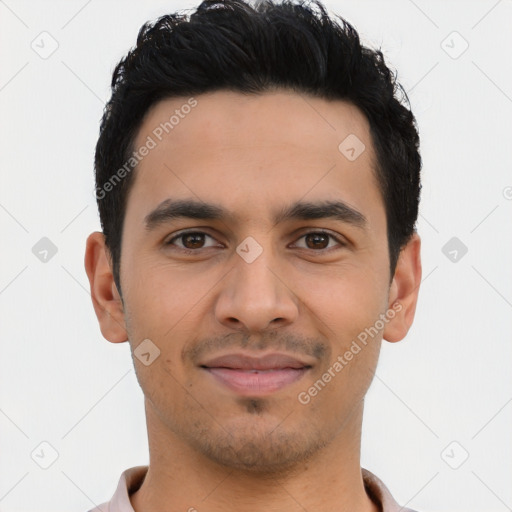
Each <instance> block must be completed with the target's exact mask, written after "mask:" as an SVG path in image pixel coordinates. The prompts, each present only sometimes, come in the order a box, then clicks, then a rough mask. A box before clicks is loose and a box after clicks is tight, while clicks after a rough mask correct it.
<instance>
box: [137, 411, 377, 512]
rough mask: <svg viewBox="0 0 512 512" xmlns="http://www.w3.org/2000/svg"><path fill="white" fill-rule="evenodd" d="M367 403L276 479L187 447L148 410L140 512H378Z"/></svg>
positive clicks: (281, 472) (271, 475) (268, 474)
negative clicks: (367, 471) (368, 461)
mask: <svg viewBox="0 0 512 512" xmlns="http://www.w3.org/2000/svg"><path fill="white" fill-rule="evenodd" d="M362 413H363V402H361V404H360V406H359V407H358V408H356V410H355V411H354V413H353V414H352V415H351V416H350V417H349V418H348V420H347V422H346V423H345V424H344V425H343V427H342V428H341V429H340V431H339V433H338V435H337V436H336V437H335V438H334V439H333V441H332V442H331V443H330V444H328V445H327V446H325V447H324V448H322V449H320V450H318V451H317V452H316V453H315V454H314V455H312V456H311V457H310V458H309V459H308V460H307V461H306V462H301V463H297V464H295V465H294V466H293V467H289V468H286V469H282V470H280V471H279V472H273V473H265V474H262V473H257V474H256V473H252V472H248V471H239V470H238V469H234V468H230V467H223V466H220V465H219V464H218V463H217V462H214V461H212V460H210V459H208V458H207V457H205V456H204V455H203V454H202V453H199V452H197V451H196V450H194V449H193V448H192V447H190V446H189V445H187V444H185V443H183V441H181V440H180V438H178V437H177V436H176V435H175V434H174V433H172V432H169V430H168V429H166V428H165V426H164V425H163V424H162V423H161V421H159V419H158V416H157V415H156V414H154V412H153V411H152V410H151V409H150V408H148V407H146V417H147V423H148V435H149V452H150V463H149V469H148V472H147V474H146V477H145V479H144V482H143V484H142V486H141V487H140V489H138V491H136V492H135V493H134V494H132V495H131V497H130V500H131V503H132V506H133V508H134V510H135V512H151V511H154V510H160V511H162V512H166V511H170V510H173V511H175V510H178V511H184V512H185V511H189V512H194V510H196V511H197V512H221V511H222V512H225V511H226V510H237V512H259V511H261V510H262V509H265V510H270V511H271V510H279V511H281V512H303V511H304V510H322V511H323V512H335V511H336V512H344V511H347V512H348V511H350V512H378V510H379V509H378V507H377V506H376V505H375V504H374V503H373V502H372V501H371V500H370V498H369V496H368V495H367V493H366V491H365V488H364V483H363V478H362V474H361V466H360V446H361V425H362Z"/></svg>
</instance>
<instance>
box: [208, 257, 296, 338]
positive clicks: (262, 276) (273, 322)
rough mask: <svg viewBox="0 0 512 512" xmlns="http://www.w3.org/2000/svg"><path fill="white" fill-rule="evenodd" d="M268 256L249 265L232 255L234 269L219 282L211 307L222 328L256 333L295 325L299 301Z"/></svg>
mask: <svg viewBox="0 0 512 512" xmlns="http://www.w3.org/2000/svg"><path fill="white" fill-rule="evenodd" d="M270 252H271V251H270V250H268V251H267V250H264V251H263V252H262V254H261V255H260V256H259V257H258V258H257V259H256V260H254V261H252V262H251V263H248V262H247V261H245V260H244V259H243V258H241V257H240V256H239V255H238V254H234V255H233V258H234V267H233V268H232V270H231V271H230V272H228V274H227V275H226V276H225V278H224V279H223V280H222V288H221V290H220V293H219V295H218V297H217V301H216V304H215V316H216V319H217V321H218V322H220V323H221V324H222V325H224V326H226V327H229V328H230V329H236V330H242V331H244V332H246V331H247V332H248V333H258V332H262V331H265V330H269V329H276V328H278V327H284V326H286V325H290V324H292V323H293V322H295V321H296V319H297V316H298V313H299V300H298V298H297V296H296V295H295V294H294V292H293V291H292V290H291V283H288V282H286V278H285V277H284V276H283V275H280V274H281V273H280V272H279V270H278V266H277V265H276V261H275V259H274V258H273V257H272V256H271V254H270Z"/></svg>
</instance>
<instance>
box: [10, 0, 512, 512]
mask: <svg viewBox="0 0 512 512" xmlns="http://www.w3.org/2000/svg"><path fill="white" fill-rule="evenodd" d="M195 5H196V3H194V2H172V1H152V2H144V3H142V2H136V1H135V0H129V1H127V0H125V1H122V2H121V1H113V0H110V1H101V2H100V1H99V0H90V1H88V2H87V1H84V0H80V1H78V0H73V1H70V0H66V1H60V2H58V1H45V2H37V1H32V2H28V1H22V0H5V1H0V52H1V65H0V112H1V121H2V122H1V125H0V150H1V152H0V156H1V166H0V169H1V173H2V174H1V180H2V181H1V189H0V223H1V224H0V226H1V233H2V251H1V258H2V260H1V265H0V272H1V274H0V311H1V322H0V339H1V357H0V384H1V387H0V511H2V512H15V511H16V512H18V511H19V512H21V511H23V512H28V511H45V512H46V511H47V512H50V511H52V512H64V511H66V512H68V511H71V510H74V511H77V512H79V511H82V512H85V511H86V510H89V509H90V508H92V507H93V506H94V505H96V504H99V503H102V502H103V501H106V500H108V499H110V497H111V496H112V493H113V492H114V490H115V487H116V485H117V482H118V479H119V476H120V474H121V472H122V471H123V470H124V469H126V468H128V467H131V466H135V465H139V464H147V463H148V450H147V437H146V428H145V418H144V412H143V395H142V392H141V390H140V388H139V386H138V383H137V381H136V378H135V374H134V371H133V365H132V361H131V356H130V353H129V346H128V344H127V343H125V344H121V345H119V344H118V345H114V344H110V343H108V342H107V341H106V340H104V339H103V337H102V336H101V333H100V330H99V328H98V324H97V320H96V317H95V315H94V312H93V307H92V303H91V299H90V296H89V291H88V281H87V278H86V274H85V271H84V267H83V255H84V248H85V239H86V237H87V235H88V234H89V233H90V232H92V231H95V230H98V229H99V228H100V224H99V217H98V215H97V210H96V203H95V198H94V193H93V190H94V181H93V153H94V147H95V144H96V140H97V136H98V130H99V120H100V117H101V114H102V109H103V106H104V104H105V102H106V101H107V99H108V98H109V96H110V90H109V84H110V80H111V74H112V71H113V68H114V66H115V64H116V63H117V62H118V60H119V59H120V58H121V57H122V56H123V55H124V54H125V53H126V52H127V51H128V49H129V48H131V47H132V46H133V45H134V44H135V40H136V35H137V32H138V29H139V27H140V26H141V25H142V23H143V22H144V21H146V20H149V19H155V18H156V17H158V16H160V15H163V14H165V13H169V12H174V11H175V10H180V9H185V8H191V7H194V6H195ZM326 5H327V6H328V8H329V10H330V11H331V12H334V13H336V14H340V15H341V16H344V17H345V18H347V20H348V21H350V22H351V23H353V24H354V25H355V27H356V28H357V29H358V30H359V32H360V35H361V37H362V39H363V41H364V42H365V43H368V44H370V45H372V46H373V47H381V48H382V50H383V52H384V54H385V56H386V57H387V59H388V62H389V63H390V65H391V66H392V67H393V68H396V69H397V70H398V77H399V80H400V81H401V83H402V84H403V85H404V87H405V89H406V90H407V91H408V93H409V97H410V100H411V104H412V108H413V112H414V113H415V115H416V117H417V120H418V123H419V127H420V136H421V143H422V157H423V162H424V164H423V193H422V203H421V210H420V211H421V216H420V219H419V222H418V230H419V233H420V235H421V237H422V240H423V248H422V257H423V270H424V274H423V275H424V280H423V283H422V286H421V293H420V299H419V304H418V309H417V314H416V320H415V323H414V325H413V327H412V329H411V331H410V333H409V335H408V336H407V338H406V339H405V340H404V341H402V342H400V343H396V344H389V343H386V342H384V345H383V350H382V354H381V360H380V363H379V366H378V369H377V374H376V377H375V380H374V382H373V384H372V386H371V388H370V391H369V394H368V397H367V401H366V413H365V414H366V415H365V420H364V424H363V442H362V460H361V464H362V466H363V467H366V468H368V469H370V470H371V471H373V472H374V473H375V474H377V476H379V477H380V478H381V479H382V480H383V481H384V482H385V484H386V485H387V486H388V487H389V489H390V490H391V492H392V494H393V495H394V496H395V498H396V499H397V501H399V502H400V503H401V504H404V505H405V504H407V506H408V507H411V508H414V509H417V510H419V511H421V512H431V511H451V512H473V511H475V512H476V511H486V512H492V511H496V512H501V511H506V510H512V492H511V489H512V487H511V485H510V482H511V481H512V480H511V478H512V465H511V461H512V436H511V435H510V432H511V428H510V427H511V423H512V421H511V420H512V403H511V402H512V383H511V380H510V374H511V371H510V370H511V352H512V350H511V343H510V341H511V330H512V329H511V328H512V325H511V321H510V320H511V311H512V286H511V284H512V271H511V268H512V265H511V256H512V250H511V249H512V237H511V232H512V230H511V225H512V224H511V220H512V218H511V217H512V200H510V199H511V197H512V188H510V187H512V173H511V163H512V153H511V146H512V139H511V135H512V129H511V128H512V126H511V125H512V82H511V78H512V65H511V62H512V59H511V58H510V55H511V51H512V30H511V27H512V2H511V1H510V0H501V1H496V0H481V1H472V2H469V1H465V2H455V1H449V2H447V1H427V0H415V2H413V1H412V0H396V1H395V0H394V1H338V2H336V1H331V2H328V3H326ZM43 31H46V32H48V33H49V34H51V37H52V38H54V39H55V40H56V41H57V42H58V48H57V50H56V51H55V52H54V53H53V54H52V55H51V56H49V57H48V58H46V59H43V58H41V57H40V56H39V55H38V53H36V52H35V51H34V50H33V49H32V47H31V44H32V41H34V40H35V43H37V44H39V45H40V46H41V45H42V44H45V48H49V47H50V46H49V45H50V44H51V41H50V40H49V39H46V40H45V41H46V42H45V43H41V42H40V41H41V37H46V38H48V36H46V35H45V36H39V34H40V33H41V32H43ZM453 31H456V32H457V33H458V34H459V35H457V34H455V35H454V34H452V33H453ZM462 38H463V39H462ZM464 40H465V41H467V43H468V44H469V47H468V49H467V50H466V51H465V52H464V53H462V54H461V55H460V56H459V55H458V53H460V51H461V50H462V49H463V48H464V44H465V43H464ZM38 41H39V43H38ZM443 41H444V43H443ZM450 54H451V55H450ZM454 56H457V58H453V57H454ZM507 187H508V188H507ZM42 237H48V238H49V239H50V240H51V241H52V242H53V243H54V244H55V246H56V247H57V250H58V252H57V253H56V254H55V256H53V257H52V258H51V259H50V260H49V261H48V262H46V263H43V262H41V261H40V260H39V259H38V258H36V256H35V255H34V254H33V252H32V247H33V246H34V245H35V244H36V243H37V242H38V241H39V240H40V239H41V238H42ZM452 237H457V238H458V239H460V240H461V241H462V242H463V243H464V244H465V245H466V246H467V248H468V252H467V254H465V255H464V256H463V257H461V258H460V259H458V261H456V262H453V261H450V259H449V258H448V257H447V256H445V254H443V252H442V247H443V246H444V245H445V244H446V243H447V242H448V240H450V239H451V238H452ZM43 441H45V442H47V443H49V444H50V445H51V446H52V447H53V448H54V449H55V450H56V451H57V452H58V458H57V460H56V461H55V462H54V463H53V464H52V465H51V466H50V467H49V468H48V469H42V468H41V467H40V466H39V465H38V464H36V462H35V461H34V460H33V459H32V458H31V453H32V452H33V451H34V450H36V453H39V454H40V460H43V459H44V458H45V457H46V458H47V460H49V459H48V458H49V457H51V449H50V448H48V446H47V445H42V447H41V446H40V443H41V442H43ZM453 441H455V442H456V444H452V445H450V443H452V442H453ZM448 445H450V446H449V448H448V449H447V450H445V448H446V447H447V446H448ZM465 451H467V453H468V454H469V457H468V459H467V460H466V461H465V462H464V463H463V464H462V465H461V466H460V467H459V468H458V469H452V468H451V467H450V466H449V465H448V464H447V462H446V461H449V462H450V463H451V464H452V465H458V464H459V463H460V462H461V461H462V460H463V456H464V453H465ZM42 453H44V456H43V455H41V454H42ZM442 453H443V454H444V455H442ZM43 462H44V461H43ZM332 469H333V471H336V468H332Z"/></svg>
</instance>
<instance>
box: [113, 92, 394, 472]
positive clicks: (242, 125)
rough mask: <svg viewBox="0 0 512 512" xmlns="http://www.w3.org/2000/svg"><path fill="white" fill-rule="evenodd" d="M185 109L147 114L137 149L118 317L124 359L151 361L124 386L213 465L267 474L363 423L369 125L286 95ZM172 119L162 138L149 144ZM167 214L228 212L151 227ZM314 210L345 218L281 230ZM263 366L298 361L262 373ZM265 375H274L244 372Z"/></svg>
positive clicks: (374, 267)
mask: <svg viewBox="0 0 512 512" xmlns="http://www.w3.org/2000/svg"><path fill="white" fill-rule="evenodd" d="M195 100H196V101H197V104H196V105H195V106H194V107H193V108H182V107H183V105H187V104H188V103H187V101H188V98H178V99H176V98H174V99H168V100H164V101H161V102H160V103H158V104H157V105H155V106H154V107H153V108H152V109H151V110H150V111H149V112H148V114H147V116H146V117H145V119H144V121H143V124H142V125H141V127H140V131H139V132H138V136H137V138H136V141H135V148H136V149H137V148H140V147H141V146H143V145H145V144H148V136H149V137H151V139H152V140H153V141H154V142H155V143H156V147H152V148H151V149H150V151H149V152H148V154H147V155H146V156H145V157H144V158H143V160H142V161H141V162H140V163H139V165H138V167H137V170H136V171H135V172H136V174H135V176H134V178H135V179H134V183H133V188H132V189H131V190H130V194H129V197H128V201H127V208H126V216H125V222H124V229H123V242H122V248H121V272H120V276H121V287H122V292H123V301H124V314H125V318H124V319H125V322H126V328H127V332H128V336H129V340H130V344H131V347H132V350H134V349H136V348H137V346H138V345H139V344H140V343H141V342H142V341H143V340H146V339H149V340H151V343H152V344H154V345H155V346H156V347H158V349H159V350H160V355H159V357H157V358H156V359H155V360H154V361H153V362H152V363H151V364H149V365H148V366H146V365H145V364H143V363H142V362H141V361H140V360H139V359H138V358H136V357H135V358H134V363H135V366H136V372H137V377H138V380H139V382H140V385H141V387H142V389H143V391H144V394H145V397H146V412H147V415H148V424H149V422H151V423H152V428H154V429H156V430H158V431H160V432H165V433H166V434H165V435H167V436H169V439H178V440H181V442H183V443H184V444H186V445H187V446H189V447H191V448H192V449H193V450H196V451H197V452H199V453H201V454H203V455H206V456H207V457H208V458H209V459H211V460H212V461H216V462H219V463H221V464H223V465H227V466H231V467H237V468H243V469H250V470H252V471H259V470H262V471H268V470H271V469H275V470H279V469H283V468H285V467H287V466H289V465H291V464H293V463H296V462H297V461H304V460H306V459H307V458H308V456H310V455H311V454H313V453H315V452H316V451H317V450H318V449H319V448H320V447H322V446H325V445H327V444H328V443H330V442H332V441H335V440H336V439H341V437H343V436H344V435H345V434H346V432H347V430H349V429H350V428H351V427H350V425H352V426H354V425H355V424H356V423H357V421H356V420H360V414H361V413H362V404H363V402H362V400H363V398H364V395H365V393H366V391H367V389H368V386H369V384H370V382H371V378H372V374H373V372H374V370H375V366H376V364H377V360H378V355H379V349H380V342H381V339H382V329H381V327H382V322H380V323H379V322H377V321H378V320H379V318H381V319H382V315H383V314H385V313H386V311H387V310H388V308H390V307H391V304H390V303H389V302H388V300H389V282H390V275H389V257H388V244H387V235H386V217H385V210H384V203H383V199H382V197H381V195H380V192H379V189H378V185H377V181H376V178H375V175H374V172H373V170H372V167H373V166H374V162H375V155H374V152H373V148H372V143H371V139H370V133H369V126H368V123H367V121H366V119H365V118H364V116H363V115H362V114H361V113H360V111H359V110H358V109H356V108H355V107H354V106H352V105H350V104H347V103H345V102H340V101H336V102H327V101H325V100H322V99H317V98H312V97H308V96H300V95H297V94H294V93H289V92H279V93H272V94H271V93H266V94H263V95H259V96H254V95H252V96H244V95H242V94H237V93H232V92H227V91H222V92H216V93H211V94H205V95H200V96H197V97H196V98H195ZM176 109H178V110H179V112H180V113H181V116H177V117H176V118H175V119H174V126H173V128H172V129H169V125H168V126H167V130H168V131H169V133H165V131H163V132H162V128H161V129H160V130H158V127H159V126H160V124H161V123H165V122H166V121H168V120H169V118H170V117H171V116H172V115H173V114H175V110H176ZM185 112H188V113H186V114H185ZM178 118H179V122H178V123H176V119H178ZM155 130H156V131H155ZM155 134H159V136H160V138H161V139H162V140H161V141H159V140H158V137H157V136H156V135H155ZM354 135H355V136H356V137H357V139H359V142H357V139H355V138H354ZM348 136H351V138H350V139H348V142H346V143H345V145H346V144H349V147H348V148H347V147H345V145H342V149H341V150H340V149H339V145H340V143H342V142H343V141H344V140H345V139H346V138H347V137H348ZM354 141H355V142H354ZM361 142H362V143H363V144H364V146H365V150H364V151H363V152H362V153H361V154H360V155H359V156H358V157H357V158H356V159H355V160H354V158H353V157H354V155H355V156H357V153H358V152H359V151H360V150H361V148H362V146H361V145H360V144H361ZM148 146H153V144H152V143H149V144H148ZM351 147H354V151H351V149H350V148H351ZM347 156H348V157H350V158H348V157H347ZM165 201H169V202H168V203H164V202H165ZM176 201H194V202H197V203H198V204H199V205H203V206H204V205H205V204H207V205H210V204H211V205H215V206H216V207H218V208H219V209H222V210H224V211H225V215H222V216H221V217H220V218H208V216H203V218H191V217H187V216H180V215H178V216H176V215H171V214H170V212H167V215H165V214H162V210H163V207H164V206H169V205H173V204H176ZM327 202H340V203H343V204H344V205H345V206H346V208H345V209H343V208H341V209H338V211H339V212H340V213H341V215H339V216H338V217H336V216H327V217H322V216H318V215H317V217H319V218H309V219H307V218H300V216H296V215H288V216H286V215H284V216H282V218H281V219H278V218H277V216H278V215H279V214H280V213H286V212H287V210H288V209H289V208H290V207H291V206H292V205H294V204H295V203H311V204H313V205H324V206H325V204H326V203H327ZM162 203H163V204H162ZM159 207H160V208H159ZM157 208H159V210H158V211H160V214H153V215H150V214H151V213H152V212H154V211H155V210H156V209H157ZM187 211H188V210H187ZM181 213H184V212H183V211H181ZM185 213H186V212H185ZM287 213H290V211H288V212H287ZM291 213H292V214H293V213H294V212H293V211H292V212H291ZM295 213H297V209H296V211H295ZM303 217H304V216H303ZM186 233H188V235H187V234H186ZM179 235H185V236H181V237H180V236H179ZM375 325H377V327H378V328H379V329H378V330H379V332H378V333H377V334H374V335H373V337H371V336H369V337H368V342H367V344H365V345H364V344H362V343H361V342H359V343H358V345H359V346H360V351H359V352H357V353H355V354H354V355H353V358H351V360H350V361H347V359H346V358H344V354H345V353H346V352H347V351H348V350H349V349H350V347H351V345H352V343H353V341H354V340H357V339H358V335H360V333H362V332H364V331H365V329H368V328H371V327H374V326H375ZM374 329H375V327H374ZM367 332H368V331H367ZM372 332H373V333H374V332H375V331H372ZM359 339H361V338H359ZM146 343H148V342H146ZM148 346H149V347H152V346H153V345H151V344H150V345H148ZM352 346H353V345H352ZM150 352H151V350H150ZM354 352H355V351H354ZM268 354H280V355H286V356H290V357H291V358H293V360H294V361H289V360H285V359H283V358H281V359H279V357H275V358H274V359H272V358H270V359H268V360H261V359H259V358H261V357H262V356H265V355H268ZM223 356H230V357H228V358H227V359H226V358H224V360H223V361H220V362H219V361H217V362H216V361H214V360H215V359H218V358H219V357H221V358H222V357H223ZM238 356H249V357H251V356H252V357H254V358H256V360H250V361H249V362H247V360H243V358H240V357H238ZM339 356H340V357H341V358H344V359H343V360H344V361H345V363H344V364H343V365H342V369H339V366H336V365H335V362H336V361H338V362H339V361H340V360H339V359H338V357H339ZM264 363H267V364H266V366H267V367H268V366H270V367H272V369H269V368H267V369H266V370H265V371H260V372H255V371H254V366H257V365H258V364H260V365H261V364H263V365H264ZM244 364H246V365H248V366H246V367H244ZM251 364H252V368H253V371H250V369H249V367H251ZM340 364H341V363H340ZM333 365H334V366H333ZM290 366H296V368H290ZM329 370H330V375H331V378H330V379H327V378H325V377H324V380H323V381H322V382H323V384H324V385H323V386H322V385H319V384H317V388H316V389H317V392H316V393H315V392H314V391H312V392H308V390H310V388H312V387H313V386H314V384H315V382H317V381H318V380H319V379H322V376H323V375H324V374H326V372H327V373H329ZM326 380H327V382H325V381H326ZM299 397H302V399H301V400H300V399H299ZM308 397H309V399H308ZM351 435H353V432H352V433H351ZM340 436H341V437H340Z"/></svg>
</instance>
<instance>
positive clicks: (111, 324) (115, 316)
mask: <svg viewBox="0 0 512 512" xmlns="http://www.w3.org/2000/svg"><path fill="white" fill-rule="evenodd" d="M84 264H85V271H86V272H87V277H88V278H89V284H90V287H91V298H92V303H93V306H94V311H95V312H96V316H97V317H98V321H99V324H100V329H101V334H103V337H104V338H105V339H107V340H108V341H110V342H112V343H121V342H123V341H127V340H128V335H127V332H126V326H125V319H124V311H123V303H122V301H121V296H120V295H119V292H118V290H117V286H116V284H115V282H114V275H113V274H112V265H111V259H110V251H109V250H108V248H107V247H106V245H105V236H104V235H103V233H100V232H98V231H96V232H94V233H91V234H90V235H89V237H88V238H87V244H86V249H85V259H84Z"/></svg>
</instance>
